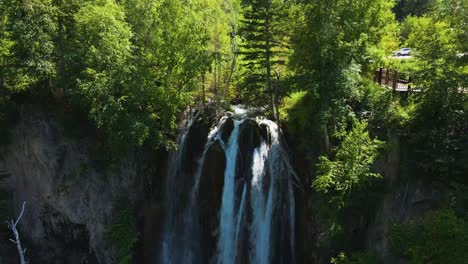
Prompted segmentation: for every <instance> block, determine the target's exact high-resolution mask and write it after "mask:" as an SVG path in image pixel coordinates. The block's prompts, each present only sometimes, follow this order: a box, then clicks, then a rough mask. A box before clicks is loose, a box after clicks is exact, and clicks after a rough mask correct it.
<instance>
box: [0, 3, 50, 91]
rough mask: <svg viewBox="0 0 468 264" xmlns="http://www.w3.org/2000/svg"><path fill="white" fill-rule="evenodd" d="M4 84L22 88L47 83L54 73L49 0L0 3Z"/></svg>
mask: <svg viewBox="0 0 468 264" xmlns="http://www.w3.org/2000/svg"><path fill="white" fill-rule="evenodd" d="M1 12H2V18H1V20H2V21H1V23H2V24H3V25H2V26H1V29H2V35H3V36H2V38H0V43H1V48H0V56H1V58H2V62H1V63H2V66H3V69H2V74H1V77H2V78H3V86H4V87H5V88H6V89H8V90H10V91H23V90H26V89H29V88H35V87H36V86H38V85H39V86H41V87H44V86H46V85H47V84H46V81H47V80H49V79H50V78H52V77H53V76H54V74H55V63H54V61H53V52H54V44H53V37H54V34H55V31H56V26H55V23H54V21H53V16H54V14H55V12H56V10H55V8H54V7H53V5H52V2H51V1H50V0H25V1H15V0H8V1H6V3H5V5H3V4H2V5H1Z"/></svg>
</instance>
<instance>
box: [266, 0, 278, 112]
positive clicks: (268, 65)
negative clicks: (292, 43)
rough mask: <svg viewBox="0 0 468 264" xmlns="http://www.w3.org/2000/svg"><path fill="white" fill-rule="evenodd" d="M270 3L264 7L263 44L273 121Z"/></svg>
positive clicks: (273, 99)
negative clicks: (264, 37)
mask: <svg viewBox="0 0 468 264" xmlns="http://www.w3.org/2000/svg"><path fill="white" fill-rule="evenodd" d="M270 7H271V2H270V1H268V3H267V6H266V9H267V10H266V12H267V18H266V21H265V31H266V32H265V33H266V43H265V49H266V50H265V51H266V52H265V60H266V78H267V91H266V92H267V93H269V94H270V107H269V108H270V118H272V119H275V116H276V115H275V98H274V93H273V89H272V85H271V43H270V40H271V36H270V34H271V28H270V27H271V14H270Z"/></svg>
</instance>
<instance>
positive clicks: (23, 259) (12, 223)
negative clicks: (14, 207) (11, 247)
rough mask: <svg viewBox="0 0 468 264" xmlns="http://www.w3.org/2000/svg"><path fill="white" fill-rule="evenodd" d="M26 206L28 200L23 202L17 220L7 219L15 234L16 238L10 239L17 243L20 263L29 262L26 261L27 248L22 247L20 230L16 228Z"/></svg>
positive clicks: (26, 263)
mask: <svg viewBox="0 0 468 264" xmlns="http://www.w3.org/2000/svg"><path fill="white" fill-rule="evenodd" d="M25 206H26V202H23V206H22V208H21V212H20V214H19V216H18V218H17V219H16V221H13V219H10V220H9V221H7V223H8V228H10V229H11V231H12V232H13V236H14V238H15V240H13V239H10V241H11V242H13V243H15V244H16V248H17V249H18V254H19V257H20V264H28V262H27V261H26V257H25V253H26V249H23V248H22V247H21V241H20V237H19V233H18V230H17V228H16V226H17V225H18V223H19V221H20V220H21V217H23V213H24V209H25Z"/></svg>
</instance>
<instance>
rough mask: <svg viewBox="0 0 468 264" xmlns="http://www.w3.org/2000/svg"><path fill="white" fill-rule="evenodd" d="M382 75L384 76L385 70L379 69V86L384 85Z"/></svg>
mask: <svg viewBox="0 0 468 264" xmlns="http://www.w3.org/2000/svg"><path fill="white" fill-rule="evenodd" d="M382 75H383V68H379V76H378V77H377V78H378V80H379V85H382Z"/></svg>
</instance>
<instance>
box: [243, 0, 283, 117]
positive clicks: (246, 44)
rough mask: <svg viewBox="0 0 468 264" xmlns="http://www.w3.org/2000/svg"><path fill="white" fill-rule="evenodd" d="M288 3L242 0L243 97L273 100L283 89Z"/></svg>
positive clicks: (276, 100) (258, 101)
mask: <svg viewBox="0 0 468 264" xmlns="http://www.w3.org/2000/svg"><path fill="white" fill-rule="evenodd" d="M288 18H289V17H288V3H287V2H284V1H280V0H273V1H272V0H251V1H245V6H244V12H243V20H242V22H243V26H242V28H241V35H242V37H243V43H242V45H241V51H240V54H241V55H243V62H244V64H245V67H246V71H245V73H244V74H245V75H244V77H243V78H244V79H243V83H242V86H241V92H242V94H241V95H242V98H243V99H244V100H245V101H247V102H254V103H255V104H257V105H267V104H269V105H270V112H271V113H272V114H273V115H274V113H275V111H276V110H275V109H274V104H278V103H279V97H280V96H284V94H285V93H286V91H284V89H280V87H279V86H280V79H281V78H282V75H284V71H285V68H284V65H285V63H286V57H287V55H288V53H289V49H288V40H289V37H288V34H289V32H288V28H287V25H288V24H287V21H288Z"/></svg>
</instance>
